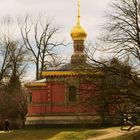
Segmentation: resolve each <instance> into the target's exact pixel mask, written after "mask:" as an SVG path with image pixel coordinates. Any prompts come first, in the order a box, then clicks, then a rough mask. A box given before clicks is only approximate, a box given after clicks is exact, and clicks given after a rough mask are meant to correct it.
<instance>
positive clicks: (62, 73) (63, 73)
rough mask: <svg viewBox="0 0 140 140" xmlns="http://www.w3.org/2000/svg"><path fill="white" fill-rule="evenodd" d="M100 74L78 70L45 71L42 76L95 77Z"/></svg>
mask: <svg viewBox="0 0 140 140" xmlns="http://www.w3.org/2000/svg"><path fill="white" fill-rule="evenodd" d="M95 74H100V72H99V71H93V70H92V71H91V70H89V71H88V70H83V71H82V70H80V71H79V70H78V71H43V72H42V76H46V77H47V76H78V75H95Z"/></svg>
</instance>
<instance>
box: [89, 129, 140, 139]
mask: <svg viewBox="0 0 140 140" xmlns="http://www.w3.org/2000/svg"><path fill="white" fill-rule="evenodd" d="M139 129H140V128H139V127H135V128H134V129H133V130H131V131H124V130H123V131H121V130H120V128H119V127H118V128H107V129H102V130H99V131H106V132H107V134H104V135H100V136H97V137H95V138H89V139H87V140H104V139H111V138H114V137H118V136H123V135H126V134H129V133H132V132H134V131H138V130H139Z"/></svg>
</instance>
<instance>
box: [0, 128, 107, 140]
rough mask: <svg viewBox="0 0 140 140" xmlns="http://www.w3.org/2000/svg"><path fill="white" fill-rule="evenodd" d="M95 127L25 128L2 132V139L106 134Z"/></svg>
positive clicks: (65, 139)
mask: <svg viewBox="0 0 140 140" xmlns="http://www.w3.org/2000/svg"><path fill="white" fill-rule="evenodd" d="M106 133H107V132H105V131H97V130H94V129H78V128H77V129H58V128H57V129H56V128H44V129H25V130H12V131H10V132H2V131H1V132H0V140H85V139H87V138H90V137H95V136H98V135H103V134H106Z"/></svg>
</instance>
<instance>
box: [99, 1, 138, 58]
mask: <svg viewBox="0 0 140 140" xmlns="http://www.w3.org/2000/svg"><path fill="white" fill-rule="evenodd" d="M106 18H107V19H108V20H107V23H106V24H105V26H104V29H105V31H106V32H105V34H104V35H103V36H101V39H102V40H103V41H105V42H106V43H110V45H111V47H110V49H111V51H113V52H115V53H117V56H122V55H123V56H124V55H132V56H134V57H135V58H136V59H137V60H138V61H140V1H139V0H116V1H113V2H112V4H111V7H110V10H109V11H108V12H107V13H106Z"/></svg>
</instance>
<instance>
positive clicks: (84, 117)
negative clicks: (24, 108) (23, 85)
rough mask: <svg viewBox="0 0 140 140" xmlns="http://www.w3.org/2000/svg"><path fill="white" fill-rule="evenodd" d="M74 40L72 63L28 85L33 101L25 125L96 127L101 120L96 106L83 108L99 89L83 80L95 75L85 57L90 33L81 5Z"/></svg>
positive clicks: (74, 30) (29, 106)
mask: <svg viewBox="0 0 140 140" xmlns="http://www.w3.org/2000/svg"><path fill="white" fill-rule="evenodd" d="M71 37H72V40H73V49H74V52H73V54H72V56H71V62H70V63H68V64H66V65H64V66H63V67H61V68H60V69H59V70H47V71H44V72H42V76H44V77H45V79H42V80H38V81H34V82H32V83H29V84H28V85H27V88H28V90H29V95H30V102H29V105H28V114H27V118H26V125H42V124H43V125H44V124H46V125H47V124H84V123H85V124H97V123H98V121H99V120H100V118H99V115H98V113H97V110H96V107H91V106H90V105H84V102H86V101H87V99H89V98H90V96H91V94H93V93H90V91H93V90H92V89H94V88H96V87H95V85H93V84H91V83H89V82H86V81H85V80H84V79H85V77H86V76H87V75H88V76H89V75H90V76H92V75H93V74H94V72H93V71H92V72H91V71H90V67H89V64H87V62H86V61H87V58H86V55H85V54H84V48H85V47H84V41H85V39H86V37H87V33H86V32H85V30H84V29H83V27H82V26H81V24H80V2H78V16H77V23H76V25H75V26H74V27H73V29H72V30H71Z"/></svg>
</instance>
